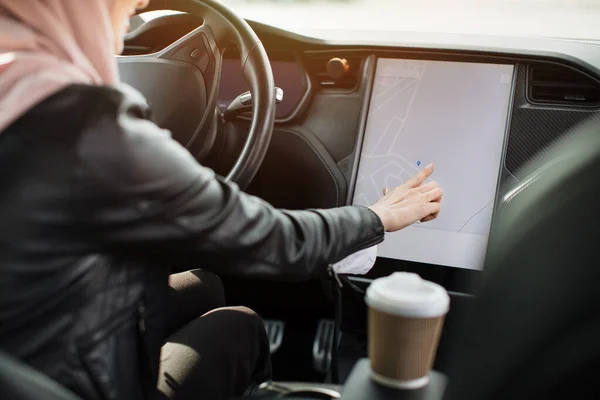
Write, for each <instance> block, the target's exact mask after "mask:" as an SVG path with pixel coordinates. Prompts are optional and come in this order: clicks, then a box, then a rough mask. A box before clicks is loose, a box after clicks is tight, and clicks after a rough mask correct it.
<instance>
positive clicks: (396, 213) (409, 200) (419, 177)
mask: <svg viewBox="0 0 600 400" xmlns="http://www.w3.org/2000/svg"><path fill="white" fill-rule="evenodd" d="M433 169H434V167H433V164H429V165H428V166H427V167H425V168H424V169H423V170H422V171H421V172H419V173H418V174H416V175H415V176H413V177H412V178H411V179H409V180H408V181H406V182H405V183H403V184H402V185H400V186H398V187H397V188H395V189H393V190H390V189H388V188H385V189H383V194H384V196H383V197H382V198H381V199H380V200H379V201H377V203H375V204H373V205H372V206H371V207H369V208H370V209H371V210H373V212H375V214H377V215H378V216H379V218H380V219H381V221H382V222H383V226H384V228H385V230H386V231H387V232H395V231H399V230H400V229H403V228H406V227H407V226H410V225H412V224H414V223H415V222H417V221H421V222H427V221H431V220H433V219H435V218H436V217H437V216H438V214H439V212H440V206H441V205H440V202H441V201H442V196H443V192H442V189H441V188H440V186H439V185H438V184H437V183H436V182H429V183H426V184H425V185H423V186H421V184H422V183H423V182H424V181H425V179H427V178H428V177H429V176H431V174H432V173H433Z"/></svg>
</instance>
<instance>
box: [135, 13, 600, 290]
mask: <svg viewBox="0 0 600 400" xmlns="http://www.w3.org/2000/svg"><path fill="white" fill-rule="evenodd" d="M161 18H165V19H169V18H172V20H173V21H176V20H177V21H179V22H178V23H175V22H174V23H172V24H169V23H166V22H165V21H164V20H163V21H162V23H161V24H157V25H156V29H145V30H144V31H143V32H142V33H139V34H135V33H134V34H131V35H130V36H129V38H128V41H127V43H126V54H139V53H144V52H150V51H152V49H151V48H149V47H148V46H146V47H145V46H144V44H145V43H153V44H154V46H160V45H161V43H160V42H161V38H162V37H169V38H171V37H172V36H174V34H173V32H172V31H173V30H177V29H178V28H177V27H180V29H181V32H179V33H180V35H179V36H183V35H184V34H185V33H187V32H189V30H190V29H193V27H194V23H196V24H197V21H196V22H194V21H191V20H189V18H188V17H183V16H170V17H161ZM184 18H188V19H185V21H184V22H185V23H184V22H182V21H183V20H184ZM250 24H251V26H252V27H253V28H254V30H255V31H256V32H257V34H258V36H259V37H260V38H261V40H262V41H263V43H264V44H265V47H266V49H267V52H268V53H269V56H270V59H271V63H272V68H273V73H274V77H275V84H276V86H278V87H280V88H282V89H283V91H284V99H283V101H282V102H281V104H278V106H277V113H276V125H275V130H274V133H273V138H272V142H271V147H270V149H269V152H268V153H267V156H266V158H265V161H264V163H263V166H262V168H261V170H260V171H259V173H258V174H257V176H256V178H255V180H254V182H253V183H252V185H251V186H250V187H249V189H248V191H249V192H251V193H253V194H255V195H258V196H260V197H262V198H264V199H266V200H267V201H269V202H271V203H272V204H273V205H275V206H277V207H282V208H288V209H300V208H330V207H336V206H342V205H345V204H366V203H369V202H372V201H373V200H374V199H375V198H376V196H377V195H378V194H376V188H371V186H373V182H372V179H371V182H366V181H365V176H370V177H373V176H376V177H377V179H376V180H378V181H380V182H381V183H380V186H381V188H383V186H384V185H394V184H395V183H398V182H400V181H402V179H404V177H403V176H402V174H403V173H409V172H412V171H416V170H418V169H419V168H420V167H421V166H422V165H424V164H426V163H428V162H431V161H434V162H436V165H437V167H438V169H437V170H436V174H437V175H436V176H435V177H434V178H435V179H436V180H438V181H439V182H440V184H441V185H442V187H443V188H444V190H445V201H447V202H448V205H447V208H448V209H449V210H450V212H448V213H447V214H448V215H447V216H446V215H444V217H443V218H442V216H440V218H439V221H436V222H435V223H434V224H432V225H431V226H429V228H426V227H414V229H415V230H416V231H413V232H410V230H408V231H407V232H404V233H403V234H405V235H411V236H410V237H404V238H403V239H402V240H389V241H386V242H388V243H392V245H390V246H389V247H388V248H386V247H382V249H381V252H380V256H382V257H381V258H380V259H378V261H377V264H376V266H375V268H374V269H373V270H372V271H371V272H370V273H369V275H368V276H367V277H369V278H374V277H378V276H383V275H388V274H389V273H390V272H392V271H395V270H407V271H412V272H418V273H420V274H421V276H423V277H424V278H425V279H430V280H434V281H438V282H442V283H443V284H444V286H445V287H446V288H448V289H449V290H457V291H460V290H462V285H464V284H468V282H469V278H470V277H473V276H475V275H476V274H477V270H478V269H481V265H482V263H483V258H484V257H485V244H486V240H487V233H488V232H489V226H490V224H492V223H493V218H494V211H495V210H496V209H497V208H498V207H501V206H502V205H501V202H500V201H499V199H501V197H502V195H503V194H504V193H505V192H506V191H507V190H508V189H509V188H510V187H511V186H513V185H514V184H516V183H517V182H519V181H520V180H521V179H523V178H524V177H525V174H526V172H525V171H526V169H524V168H523V167H525V166H526V165H527V164H528V163H529V162H530V161H531V160H533V159H534V158H536V157H552V155H551V154H547V153H544V152H543V150H544V149H545V148H546V147H547V146H548V145H549V144H550V143H552V142H554V141H555V140H557V139H558V138H561V137H562V136H563V135H565V134H567V132H568V131H569V130H570V128H572V127H574V126H575V125H577V124H579V123H582V122H583V121H585V120H586V119H588V118H589V117H591V116H593V115H596V114H597V113H599V112H600V51H599V50H600V48H599V47H598V44H597V43H594V42H582V41H570V40H556V39H543V38H506V37H495V36H465V35H448V34H431V33H398V34H397V35H396V37H392V38H390V36H389V34H388V35H385V36H384V35H383V34H381V33H378V32H361V34H360V36H358V35H357V34H356V32H354V33H352V32H348V34H347V35H345V34H344V32H336V38H327V33H326V32H324V33H323V36H322V37H323V38H322V39H314V38H309V37H304V36H300V35H297V34H293V33H290V32H287V31H283V30H280V29H276V28H273V27H270V26H265V25H262V24H258V23H254V22H251V21H250ZM196 26H198V25H196ZM166 27H168V28H166ZM161 29H162V30H164V29H169V35H166V34H165V33H164V32H161ZM149 36H150V37H153V39H152V40H150V39H149ZM168 43H169V42H166V43H164V44H163V45H167V44H168ZM425 70H426V71H427V74H424V73H423V71H425ZM423 77H426V79H422V78H423ZM403 85H404V86H403ZM394 87H395V88H396V89H397V90H396V92H394V90H395V89H393V88H394ZM246 90H247V86H246V84H245V82H244V79H243V77H242V74H241V69H240V60H239V56H238V55H237V52H236V50H235V49H228V50H227V51H226V53H225V55H224V60H223V70H222V77H221V86H220V94H219V100H218V106H219V107H220V108H222V109H224V108H225V107H226V106H227V105H228V104H229V103H230V102H231V100H233V99H234V98H235V97H236V96H237V95H239V94H241V93H243V92H244V91H246ZM386 96H388V97H386ZM390 96H391V97H390ZM409 110H410V112H409ZM248 121H249V117H248V115H241V116H240V117H238V119H237V120H236V121H235V122H234V123H232V124H229V125H228V126H227V127H225V128H224V131H225V133H224V134H227V135H231V136H234V137H235V136H243V135H244V133H245V132H247V128H248ZM388 131H394V132H395V134H394V135H391V136H389V137H386V135H385V134H384V133H385V132H388ZM399 132H401V133H402V134H401V135H400V134H398V133H399ZM378 135H379V136H378ZM377 156H379V157H383V161H381V160H378V159H376V158H377ZM368 157H371V158H372V160H371V161H373V160H375V161H374V164H373V165H369V162H371V161H369V160H368ZM373 157H375V159H373ZM385 157H387V158H385ZM394 162H395V163H396V165H401V166H403V167H401V168H398V170H397V171H391V170H390V171H387V172H386V171H384V172H383V175H377V174H381V171H380V170H381V169H385V168H389V165H394ZM386 165H387V166H388V167H386ZM465 177H468V179H466V178H465ZM465 183H470V185H466V186H465ZM468 187H470V188H471V191H470V192H469V191H468V189H467V188H468ZM381 188H380V189H381ZM380 189H379V190H380ZM464 193H469V195H468V196H466V197H465V195H464ZM446 196H447V198H446ZM461 196H462V197H461ZM445 205H446V204H445ZM461 213H463V214H464V215H462V214H461ZM436 224H437V225H436ZM432 232H433V233H432ZM444 232H446V233H444ZM448 232H451V233H455V234H457V235H458V236H456V235H454V236H452V235H448V234H447V233H448ZM462 234H464V235H462ZM424 235H425V236H427V235H429V236H427V237H431V239H428V240H427V241H426V242H427V243H438V244H437V247H435V246H434V247H429V248H426V249H420V250H418V251H417V250H415V251H416V252H417V253H419V254H416V253H415V254H408V253H410V250H411V249H413V250H414V249H415V248H416V247H418V246H414V245H410V246H408V247H407V248H405V249H404V250H403V251H400V253H401V254H399V253H398V252H399V250H398V249H397V248H396V247H397V244H398V243H401V242H405V243H413V244H414V243H417V242H419V241H420V242H423V240H422V238H423V237H424ZM431 235H434V236H435V238H434V237H433V236H431ZM440 235H441V236H440ZM467 236H468V240H467V239H465V238H467ZM476 236H477V237H476ZM419 238H421V239H419ZM469 240H471V242H469ZM469 243H471V244H469ZM456 249H459V251H457V250H456ZM415 251H413V253H414V252H415ZM444 252H445V253H444ZM402 254H404V255H402ZM443 254H445V255H443Z"/></svg>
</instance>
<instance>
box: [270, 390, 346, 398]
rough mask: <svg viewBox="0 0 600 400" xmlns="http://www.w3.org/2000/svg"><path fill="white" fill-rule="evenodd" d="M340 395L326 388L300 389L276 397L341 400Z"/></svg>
mask: <svg viewBox="0 0 600 400" xmlns="http://www.w3.org/2000/svg"><path fill="white" fill-rule="evenodd" d="M341 397H342V395H341V394H340V393H339V392H337V391H335V390H333V389H327V388H310V389H309V388H302V389H297V390H291V391H289V392H286V393H282V394H280V395H279V396H277V398H278V399H295V398H303V399H311V400H312V399H314V400H335V399H339V398H341Z"/></svg>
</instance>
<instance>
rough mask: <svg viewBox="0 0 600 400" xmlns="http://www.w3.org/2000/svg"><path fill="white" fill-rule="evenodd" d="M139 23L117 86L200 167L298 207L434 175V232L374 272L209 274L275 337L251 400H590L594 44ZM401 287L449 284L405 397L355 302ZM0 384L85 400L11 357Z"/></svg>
mask: <svg viewBox="0 0 600 400" xmlns="http://www.w3.org/2000/svg"><path fill="white" fill-rule="evenodd" d="M150 8H151V9H150V10H147V11H159V10H169V11H170V12H165V13H155V12H154V13H152V14H153V16H152V17H151V18H150V17H148V18H142V16H140V15H138V16H136V17H134V19H133V21H132V28H131V30H130V32H129V33H128V34H127V36H126V41H125V51H124V53H123V55H122V56H118V57H117V61H118V65H119V71H120V74H121V79H122V80H123V81H124V82H125V83H127V84H129V85H131V86H133V87H135V88H136V89H138V90H139V91H141V92H142V93H143V94H144V95H145V96H146V97H147V99H148V102H149V103H150V105H151V107H152V110H153V114H154V116H153V117H154V119H155V121H156V122H157V124H159V125H160V126H161V127H164V128H165V129H168V130H170V131H171V134H172V136H173V138H174V139H175V140H177V141H178V142H180V143H181V144H182V145H184V146H185V147H186V148H187V149H188V150H189V151H190V152H191V153H192V154H193V155H194V156H195V157H196V158H197V160H198V161H199V162H200V163H201V164H202V165H205V166H208V167H210V168H212V169H214V170H215V171H216V172H217V173H218V174H220V175H222V176H226V177H227V179H228V180H231V181H233V182H235V183H237V184H238V185H239V186H240V188H242V189H244V190H245V191H247V192H248V193H250V194H253V195H255V196H258V197H260V198H262V199H264V200H266V201H268V202H269V203H270V204H272V205H273V206H275V207H278V208H284V209H292V210H296V209H312V208H318V209H320V208H333V207H339V206H345V205H357V206H366V205H369V203H372V202H373V201H374V200H376V199H377V198H378V196H380V194H381V190H382V188H383V187H384V186H395V185H397V184H399V183H401V182H402V181H403V179H405V178H406V176H408V174H413V173H415V172H417V171H418V170H419V169H420V168H422V167H423V166H424V165H426V164H427V163H429V162H435V163H436V172H435V173H434V177H433V178H434V179H436V180H437V181H438V182H439V183H440V185H442V186H443V187H444V193H445V198H444V201H445V203H444V207H445V208H444V210H443V211H442V214H440V218H439V219H438V220H436V221H435V222H434V223H432V224H431V225H426V224H418V226H414V227H410V228H407V229H406V230H405V231H403V232H402V233H399V235H396V234H394V235H387V237H386V241H385V242H384V243H382V244H381V245H379V249H378V255H379V257H378V258H377V261H376V263H375V265H374V267H373V268H372V269H370V270H369V271H368V272H367V273H366V274H363V275H357V274H339V275H337V274H335V273H332V274H331V275H332V276H331V277H330V279H327V280H315V281H303V282H279V281H262V280H250V281H249V280H247V279H243V278H239V277H235V276H228V275H220V278H221V279H222V280H223V283H224V286H225V290H226V295H227V301H228V303H229V304H231V305H245V306H248V307H250V308H252V309H253V310H255V311H256V312H257V313H258V314H259V315H260V316H261V317H262V318H263V320H264V323H265V328H266V329H267V332H268V334H269V339H270V342H271V353H272V354H271V356H272V362H273V372H274V376H273V382H271V383H269V385H268V387H265V390H264V392H262V393H255V394H253V395H252V396H254V397H256V398H292V397H294V398H300V397H302V398H306V399H335V398H342V399H392V398H394V399H399V398H402V399H404V398H406V399H409V398H410V399H417V398H419V399H442V398H444V399H492V398H493V399H496V398H502V399H506V398H510V399H538V398H539V399H542V398H548V397H557V398H558V397H561V398H575V397H576V398H583V399H586V398H590V399H591V398H599V397H600V387H598V385H597V384H596V380H597V377H598V376H600V375H599V373H600V368H599V367H598V365H599V364H598V361H600V348H599V347H598V344H597V343H598V340H597V337H598V335H599V334H600V332H599V329H600V302H599V300H600V299H599V297H600V294H599V293H600V291H599V290H598V288H597V282H599V281H600V269H599V268H597V267H598V265H599V263H598V256H599V254H598V247H597V246H594V245H595V242H596V240H595V239H596V238H597V237H598V236H597V235H595V233H597V231H598V228H597V225H596V223H597V221H598V220H599V219H598V217H599V212H598V209H597V207H596V200H597V198H598V194H599V188H600V184H599V179H598V177H599V176H600V50H599V48H598V45H597V43H593V42H591V41H578V40H559V39H550V38H531V37H528V38H525V37H523V38H521V37H508V36H507V37H502V36H484V35H481V36H478V35H458V34H456V35H454V34H452V35H449V34H439V35H438V34H432V33H422V34H420V33H413V34H410V35H396V36H394V35H389V36H387V37H382V36H381V35H377V34H373V35H371V34H370V33H369V32H364V36H363V37H362V39H361V40H360V42H359V41H356V42H355V43H353V42H352V40H335V39H326V38H314V37H309V36H303V35H301V34H298V33H295V32H291V31H287V30H284V29H280V28H277V27H274V26H270V25H267V24H262V23H258V22H254V21H251V20H248V21H247V20H245V19H244V18H242V17H241V16H240V15H238V14H237V13H236V11H235V8H233V7H231V8H230V7H229V6H227V5H225V4H223V3H221V2H218V1H212V0H185V1H183V0H181V1H178V0H162V1H153V2H151V4H150ZM467 189H468V190H467ZM446 200H447V202H446ZM202 267H203V266H202V265H191V266H182V268H202ZM397 271H406V272H414V273H417V274H419V275H420V276H421V277H422V278H423V279H426V280H429V281H432V282H435V283H438V284H440V285H441V286H443V287H444V288H445V289H446V290H447V292H448V294H449V295H450V304H451V306H450V311H449V313H448V315H447V316H446V319H445V323H444V327H443V332H442V335H441V338H440V343H439V346H438V350H437V355H436V357H435V363H434V365H433V370H434V371H435V373H434V375H432V381H431V383H430V384H429V385H428V386H427V387H426V388H424V389H422V390H417V391H412V392H408V393H400V392H398V391H394V390H391V389H389V388H383V387H379V386H377V385H375V384H373V383H371V382H370V381H369V380H368V379H367V375H368V374H367V373H364V374H361V368H363V367H364V362H365V359H366V358H367V357H368V351H367V331H368V330H367V325H368V320H367V305H366V304H365V300H364V298H365V291H366V289H367V288H368V287H369V285H370V283H371V282H372V281H373V280H374V279H377V278H380V277H385V276H388V275H390V274H392V273H394V272H397ZM213 272H216V273H217V274H218V273H219V272H218V266H214V267H213ZM0 387H3V388H6V390H7V392H6V393H7V394H8V396H9V397H8V398H11V399H12V398H15V399H17V398H18V399H41V398H44V399H75V398H76V397H75V396H73V395H72V394H70V393H68V392H67V391H65V390H63V389H62V388H60V386H59V385H58V384H56V383H54V382H51V381H49V380H48V379H47V378H45V377H43V376H42V375H41V374H39V373H37V372H35V371H33V370H31V369H30V368H29V367H27V366H25V365H23V364H22V363H20V362H19V361H18V360H15V359H12V358H10V357H9V356H6V355H2V356H1V357H0ZM1 391H4V389H2V390H0V392H1ZM198 398H202V397H201V396H200V394H199V397H198Z"/></svg>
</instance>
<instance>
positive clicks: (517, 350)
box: [444, 118, 600, 400]
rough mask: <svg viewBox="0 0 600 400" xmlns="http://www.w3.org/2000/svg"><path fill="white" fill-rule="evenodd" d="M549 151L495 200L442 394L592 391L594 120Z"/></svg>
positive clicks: (598, 362) (596, 312) (597, 324)
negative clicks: (476, 283) (479, 275)
mask: <svg viewBox="0 0 600 400" xmlns="http://www.w3.org/2000/svg"><path fill="white" fill-rule="evenodd" d="M548 152H550V153H551V155H552V158H553V161H551V162H549V163H546V164H545V165H543V166H542V167H541V168H538V169H537V170H536V171H535V172H533V173H532V174H531V175H529V178H528V179H526V180H524V181H523V182H522V183H521V184H520V185H519V186H518V187H517V188H515V189H514V190H513V191H511V192H509V193H508V194H507V195H506V197H505V198H504V205H503V209H502V212H501V215H500V217H499V218H498V221H497V223H495V227H494V230H493V232H492V234H491V237H490V245H489V248H488V256H487V260H486V264H485V269H484V273H483V277H484V281H483V283H482V284H481V285H480V287H479V288H478V290H477V299H476V300H475V301H473V302H472V303H473V304H472V305H471V306H470V308H469V309H468V310H466V311H465V312H464V314H463V315H462V316H461V318H462V319H463V320H462V321H461V324H462V325H461V326H460V328H459V330H458V333H457V335H459V336H458V338H456V340H454V342H455V346H454V348H453V351H452V353H451V358H450V360H451V362H450V367H449V371H448V375H449V384H448V388H447V390H446V393H445V397H444V399H445V400H459V399H460V400H469V399H477V400H483V399H511V400H519V399H529V400H531V399H549V398H557V399H558V398H562V399H567V398H577V399H588V398H589V399H591V398H596V399H597V398H600V234H599V233H600V225H599V224H600V119H598V118H594V119H589V120H588V121H587V122H586V123H584V124H583V125H581V126H579V127H578V128H577V129H576V131H575V132H573V134H572V135H569V136H568V137H566V138H565V140H563V141H562V142H560V143H558V144H556V145H554V146H552V147H550V148H549V150H548V151H547V152H546V155H547V154H548ZM540 158H541V159H548V157H547V156H544V157H540ZM533 165H535V163H534V164H533ZM531 169H533V168H532V167H531Z"/></svg>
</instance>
